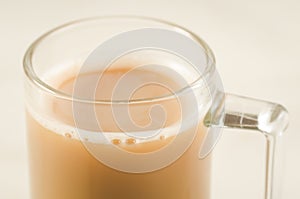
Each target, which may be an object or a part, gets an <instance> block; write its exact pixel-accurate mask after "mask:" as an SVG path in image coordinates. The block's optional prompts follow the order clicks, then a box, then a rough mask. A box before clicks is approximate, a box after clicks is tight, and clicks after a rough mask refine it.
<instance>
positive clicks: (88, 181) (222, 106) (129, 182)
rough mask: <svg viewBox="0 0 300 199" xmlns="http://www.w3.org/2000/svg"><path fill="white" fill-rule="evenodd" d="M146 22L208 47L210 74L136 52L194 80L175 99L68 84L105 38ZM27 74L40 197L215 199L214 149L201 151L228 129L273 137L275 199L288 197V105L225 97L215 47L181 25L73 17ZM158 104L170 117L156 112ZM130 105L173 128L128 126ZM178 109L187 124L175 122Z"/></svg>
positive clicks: (33, 52)
mask: <svg viewBox="0 0 300 199" xmlns="http://www.w3.org/2000/svg"><path fill="white" fill-rule="evenodd" d="M141 28H160V29H166V30H171V31H175V32H178V33H180V34H183V35H185V36H187V37H189V38H191V39H192V40H193V41H195V42H196V43H197V44H198V45H199V46H201V48H203V49H204V51H203V52H204V53H205V56H206V58H207V59H205V62H204V64H205V69H204V71H202V73H201V74H200V73H199V71H198V70H196V69H195V68H194V67H193V65H191V64H190V63H188V62H186V61H184V60H182V59H180V58H178V57H177V56H174V55H171V54H168V53H166V52H162V51H155V50H154V51H153V50H152V51H151V50H149V49H146V50H144V51H141V52H134V53H133V55H132V56H131V57H130V60H132V59H134V61H135V62H137V63H138V64H140V63H144V62H149V63H158V64H162V65H163V66H164V67H165V68H164V70H162V69H158V67H155V66H153V65H152V66H150V68H151V70H152V69H153V70H155V72H156V73H164V74H163V75H165V73H168V74H170V73H171V72H172V71H175V73H176V74H180V75H181V78H183V80H184V81H183V82H184V85H182V86H181V87H179V88H177V87H176V88H177V89H175V90H174V92H172V93H170V94H168V95H162V96H156V97H153V96H150V97H149V96H147V95H145V96H143V95H142V96H141V97H140V98H138V99H131V100H128V99H124V100H123V99H121V100H120V99H109V100H107V99H102V98H95V96H90V97H86V96H85V97H82V96H80V95H79V94H78V93H68V92H66V91H64V90H63V89H61V88H60V86H61V85H62V84H63V83H62V81H61V80H66V79H64V78H67V77H73V76H78V74H80V72H81V71H80V67H81V66H82V65H84V64H85V61H86V59H87V58H88V57H89V55H90V54H91V52H92V51H94V50H95V49H96V48H97V47H98V45H99V44H101V43H102V42H104V41H106V40H107V39H109V38H111V37H112V35H116V34H119V33H122V32H126V31H131V30H137V29H141ZM126 67H128V66H126ZM119 69H120V68H119ZM148 69H149V68H148ZM24 71H25V101H26V113H27V138H28V139H27V140H28V148H29V162H30V179H31V180H30V181H31V182H30V186H31V198H32V199H40V198H43V199H48V198H51V199H52V198H57V199H60V198H61V199H69V198H70V199H71V198H78V199H96V198H121V197H122V198H124V199H127V198H131V199H132V198H143V199H148V198H149V199H154V198H155V199H158V198H164V199H165V198H172V199H209V198H210V181H211V175H210V168H211V155H210V153H209V152H210V150H208V151H206V152H204V153H205V155H200V156H199V150H200V146H202V148H203V146H205V145H206V144H207V142H206V143H205V140H207V139H208V140H209V137H210V136H214V135H213V134H212V133H211V132H213V131H211V130H213V129H214V128H215V129H218V128H220V127H222V128H223V127H229V128H239V129H252V130H254V131H256V132H261V133H262V135H264V136H265V138H266V142H267V145H266V146H267V150H266V151H267V158H266V165H267V168H266V180H265V184H266V188H265V199H279V198H280V194H279V192H280V184H279V183H280V181H281V180H280V167H279V163H281V162H280V161H281V160H280V156H279V155H278V154H279V153H280V150H281V149H280V141H281V138H280V137H281V136H282V133H283V131H284V130H285V129H286V127H287V123H288V116H287V112H286V110H285V109H284V108H283V107H282V106H280V105H278V104H274V103H270V102H264V101H261V100H255V99H250V98H245V97H240V96H236V95H232V94H224V92H223V91H222V90H221V89H220V88H219V87H218V86H217V85H218V78H217V77H218V75H217V71H216V70H215V60H214V55H213V53H212V51H211V50H210V49H209V47H208V46H207V45H206V44H205V42H204V41H203V40H201V39H200V38H199V37H198V36H196V35H195V34H193V33H192V32H190V31H188V30H186V29H184V28H182V27H180V26H177V25H175V24H172V23H168V22H164V21H161V20H156V19H150V18H144V17H128V16H114V17H98V18H91V19H85V20H80V21H76V22H72V23H69V24H66V25H63V26H60V27H58V28H56V29H53V30H52V31H50V32H48V33H46V34H45V35H43V36H41V37H40V38H39V39H38V40H37V41H35V42H34V43H33V44H32V45H31V46H30V48H29V49H28V51H27V53H26V55H25V57H24ZM166 71H167V72H166ZM88 72H93V70H91V71H88ZM169 72H170V73H169ZM98 75H99V74H98ZM67 79H68V78H67ZM123 91H124V90H123ZM77 94H78V95H77ZM93 97H94V98H93ZM178 103H179V104H178ZM156 105H159V106H160V107H162V108H163V110H164V111H165V112H164V113H165V114H167V116H165V117H162V115H163V114H161V112H159V111H158V112H157V113H156V112H155V110H154V109H153V107H155V106H156ZM178 107H180V111H178V110H179V108H178ZM129 109H130V112H131V113H133V115H131V116H130V117H133V118H134V119H133V120H134V121H135V120H136V121H147V122H148V123H149V122H150V123H151V122H152V121H162V120H164V122H165V123H164V126H160V125H157V124H155V123H154V122H152V123H151V124H150V125H148V126H147V125H145V126H143V128H140V127H141V126H139V125H135V126H134V127H133V126H132V125H128V124H129V123H130V122H129V121H127V119H128V117H129V116H128V115H127V114H123V113H125V112H127V111H128V110H129ZM149 110H151V111H153V112H151V111H149ZM150 112H151V113H150ZM149 114H150V115H151V116H150V117H149ZM177 115H179V116H180V117H179V118H180V121H181V125H180V126H177V123H176V122H174V121H175V120H176V121H177V119H178V118H177ZM149 118H150V119H149ZM172 118H173V119H172ZM174 118H175V119H174ZM130 119H132V118H130ZM131 122H132V121H131ZM99 124H100V125H99ZM120 124H121V128H120V127H119V126H118V125H120ZM152 124H153V125H152ZM116 126H117V127H118V128H116ZM145 132H147V133H145ZM149 132H150V134H149ZM149 135H150V136H149ZM145 136H146V137H145ZM145 138H146V139H145ZM212 144H213V143H209V144H208V145H212ZM210 148H211V147H210ZM204 151H205V150H204ZM202 152H203V151H202ZM200 154H201V153H200ZM229 180H230V179H228V181H229Z"/></svg>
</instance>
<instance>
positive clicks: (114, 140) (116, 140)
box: [111, 139, 121, 145]
mask: <svg viewBox="0 0 300 199" xmlns="http://www.w3.org/2000/svg"><path fill="white" fill-rule="evenodd" d="M111 143H113V144H115V145H118V144H121V140H119V139H112V140H111Z"/></svg>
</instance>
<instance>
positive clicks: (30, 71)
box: [23, 15, 216, 104]
mask: <svg viewBox="0 0 300 199" xmlns="http://www.w3.org/2000/svg"><path fill="white" fill-rule="evenodd" d="M105 19H123V20H124V19H137V20H143V21H148V22H156V23H159V24H162V25H168V26H171V27H175V28H176V29H178V30H180V31H183V33H185V34H186V36H188V37H190V38H191V39H193V40H195V41H196V42H197V43H199V44H200V45H201V46H202V47H203V48H204V49H205V53H206V54H207V55H208V56H209V58H210V59H211V63H210V64H207V65H206V66H205V70H204V71H203V73H202V74H201V75H199V77H198V78H197V79H196V80H194V81H193V82H192V83H191V84H189V85H187V86H185V87H183V88H180V89H179V90H176V91H174V92H173V93H171V94H167V95H162V96H155V97H147V98H139V99H130V100H106V99H86V98H79V97H76V96H73V95H72V94H68V93H65V92H62V91H60V90H59V89H57V88H54V87H53V86H50V85H49V84H47V83H46V82H45V81H43V80H42V79H41V78H39V76H38V75H37V73H36V72H35V70H34V65H33V63H32V57H33V55H34V53H35V51H36V48H37V47H38V46H39V44H40V43H42V42H43V41H44V40H45V39H47V38H48V37H51V36H52V35H54V34H56V33H58V32H60V31H63V30H64V29H67V28H70V27H72V26H76V25H80V24H82V23H85V22H91V21H97V20H105ZM215 63H216V61H215V56H214V54H213V52H212V50H211V48H210V47H209V46H208V45H207V43H206V42H205V41H204V40H203V39H201V38H200V37H199V36H197V35H196V34H195V33H193V32H192V31H190V30H188V29H187V28H185V27H183V26H180V25H177V24H175V23H173V22H169V21H165V20H162V19H158V18H154V17H146V16H135V15H108V16H96V17H89V18H82V19H78V20H73V21H70V22H67V23H64V24H62V25H60V26H57V27H55V28H53V29H51V30H49V31H48V32H46V33H44V34H42V35H41V36H40V37H38V38H37V39H36V40H35V41H34V42H33V43H32V44H31V45H30V46H29V47H28V49H27V50H26V52H25V55H24V57H23V70H24V73H25V75H26V77H27V78H28V79H29V80H30V81H31V83H33V84H34V85H35V86H37V87H38V88H39V89H42V90H43V91H45V92H47V93H49V94H52V95H54V96H55V97H57V98H60V99H63V100H68V101H74V102H80V103H93V104H137V103H138V104H139V103H149V102H151V103H152V102H156V101H164V100H168V99H172V98H174V97H175V96H177V97H178V96H180V95H182V94H183V93H185V92H187V91H188V90H193V89H194V88H196V87H198V86H199V85H200V82H201V80H202V79H203V78H205V79H206V80H209V79H210V78H211V77H212V75H213V73H214V71H215V70H216V69H215Z"/></svg>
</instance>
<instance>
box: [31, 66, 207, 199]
mask: <svg viewBox="0 0 300 199" xmlns="http://www.w3.org/2000/svg"><path fill="white" fill-rule="evenodd" d="M99 74H101V78H100V79H99ZM95 79H97V84H96V85H95V84H94V82H95ZM98 80H99V81H98ZM55 81H57V82H58V83H57V85H58V86H57V88H58V89H60V90H61V91H63V92H66V93H69V94H74V93H76V97H81V98H90V97H91V92H90V91H91V90H92V91H93V97H94V98H95V99H104V100H110V99H114V100H120V99H121V100H122V99H134V100H135V99H141V98H155V97H158V96H163V95H169V94H171V93H172V90H176V89H178V88H179V87H181V86H182V85H179V84H177V82H176V81H175V80H174V79H172V77H170V76H167V75H162V74H158V73H156V72H154V71H146V70H133V71H131V72H130V70H129V68H128V67H124V68H119V69H113V70H108V71H105V72H101V73H100V71H98V72H97V71H96V72H95V71H94V72H90V73H84V74H80V75H79V76H78V77H77V79H76V78H75V76H64V74H63V73H62V74H60V75H59V76H56V77H55ZM76 81H77V82H76ZM149 82H152V83H149ZM153 82H154V83H153ZM145 83H148V84H145ZM143 84H145V85H144V86H140V85H143ZM74 85H75V87H74ZM116 85H118V86H116ZM74 88H75V89H76V90H74ZM89 89H90V90H89ZM129 94H130V95H129ZM41 100H42V101H41V104H42V105H43V106H44V107H46V108H45V109H43V110H38V109H37V108H35V107H28V111H27V132H28V146H29V156H30V172H31V195H32V199H54V198H55V199H119V198H122V199H209V198H210V197H209V191H210V190H209V187H210V157H206V158H205V159H202V160H199V158H198V153H199V148H200V145H201V143H202V140H203V138H204V135H205V133H204V131H205V129H204V128H203V127H202V126H201V125H200V124H199V123H200V121H199V122H197V123H196V124H194V123H192V122H191V123H190V124H193V125H192V126H191V125H186V126H185V127H184V128H179V130H178V128H173V127H176V126H177V125H178V124H181V123H182V121H185V120H183V117H184V118H185V117H186V113H183V112H182V109H183V108H185V105H182V104H181V103H179V102H178V100H176V99H169V100H164V101H158V102H155V103H154V102H153V103H152V102H151V103H147V104H135V105H130V106H126V107H125V108H126V109H124V107H122V106H121V107H116V108H115V109H114V108H113V109H112V107H111V105H107V104H97V105H93V110H94V111H95V112H94V113H95V120H93V119H91V118H90V117H89V116H90V115H89V113H88V111H87V110H88V109H90V106H91V105H86V104H85V105H82V104H81V103H80V104H78V105H77V109H76V113H75V114H74V103H72V102H71V101H67V100H62V99H57V98H53V97H45V98H41ZM158 105H159V106H158ZM75 107H76V104H75ZM155 107H158V108H155ZM45 110H47V111H45ZM124 110H127V111H128V112H124ZM149 110H151V111H150V112H149ZM162 110H163V112H162ZM116 115H117V116H116ZM128 115H130V119H131V120H130V121H129V120H128V121H127V120H126V119H124V118H126V117H127V116H128ZM46 117H47V119H45V118H46ZM74 117H75V118H74ZM49 118H50V119H49ZM116 118H117V119H116ZM95 121H97V124H96V123H95ZM124 121H127V122H124ZM55 124H59V125H57V126H54V125H55ZM63 127H65V128H63ZM72 127H73V130H72ZM74 129H75V130H76V129H83V130H85V131H86V132H87V133H86V134H80V133H79V134H78V133H76V132H74ZM157 129H164V130H163V131H157ZM174 129H176V132H175V130H174ZM145 131H147V132H148V131H149V132H152V133H153V132H154V133H153V134H150V138H148V137H147V139H145V137H143V136H144V135H143V134H142V133H143V132H145ZM177 131H178V132H177ZM132 132H134V133H135V134H130V133H132ZM139 133H141V134H139ZM99 134H103V135H106V134H109V136H104V138H105V142H102V141H101V140H100V141H99V139H97V135H99ZM85 136H86V137H85ZM95 137H96V138H95ZM122 154H125V155H124V156H123V155H122ZM128 154H129V155H128ZM126 155H128V157H127V156H126ZM133 155H136V156H133ZM132 156H133V158H132ZM135 157H136V158H135ZM141 168H142V169H141ZM134 171H137V172H134Z"/></svg>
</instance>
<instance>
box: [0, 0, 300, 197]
mask: <svg viewBox="0 0 300 199" xmlns="http://www.w3.org/2000/svg"><path fill="white" fill-rule="evenodd" d="M107 14H134V15H144V16H152V17H158V18H162V19H165V20H169V21H172V22H175V23H177V24H180V25H183V26H185V27H187V28H188V29H190V30H192V31H194V32H195V33H197V34H198V35H199V36H200V37H202V38H203V39H204V40H205V41H206V42H207V43H208V44H209V45H210V47H211V48H212V49H213V51H214V53H215V55H216V58H217V68H218V70H219V73H220V74H221V76H222V79H223V83H224V86H225V90H226V91H227V92H231V93H238V94H240V95H246V96H251V97H256V98H262V99H266V100H270V101H275V102H278V103H281V104H283V105H285V106H286V107H287V109H288V110H289V112H290V127H289V129H288V131H287V132H286V156H285V168H284V173H285V175H284V181H283V182H284V186H283V199H297V198H300V190H299V184H300V172H299V168H300V160H299V152H300V142H299V141H300V134H299V132H298V129H297V125H299V124H300V117H299V116H300V106H299V100H300V98H299V97H300V89H299V86H300V55H299V53H300V38H299V35H300V3H299V1H297V0H278V1H277V0H251V1H250V0H247V1H246V0H226V1H224V0H223V1H222V0H219V1H217V0H205V1H204V0H202V1H201V0H198V1H191V0H185V1H177V0H172V1H163V0H151V1H150V0H149V1H142V0H136V1H128V0H119V1H116V0H110V1H78V0H64V1H62V0H52V1H48V2H45V1H33V0H30V1H13V0H12V1H3V0H2V1H0V27H1V32H0V35H1V36H0V57H1V64H0V66H1V73H0V88H1V103H0V110H1V113H0V119H1V121H2V122H1V125H0V133H1V139H0V198H1V199H27V198H28V173H27V160H26V142H25V127H24V113H23V89H22V72H23V71H22V56H23V54H24V52H25V50H26V48H27V47H28V45H29V44H30V43H31V42H32V41H33V40H34V39H36V38H37V37H38V36H39V35H41V34H42V33H44V32H45V31H47V30H49V29H51V28H53V27H55V26H57V25H60V24H62V23H64V22H67V21H70V20H74V19H78V18H82V17H90V16H97V15H107ZM104 28H105V27H104ZM214 157H215V160H214V161H215V162H214V163H215V164H214V167H213V172H214V178H213V180H214V181H213V195H214V198H215V199H240V198H243V199H262V198H263V195H262V191H263V166H264V163H263V158H264V138H263V137H262V136H260V135H259V134H257V133H253V132H251V133H250V132H241V131H233V130H226V131H224V133H223V137H222V139H221V141H220V142H219V144H218V146H217V148H216V149H215V156H214Z"/></svg>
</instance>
